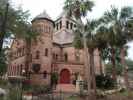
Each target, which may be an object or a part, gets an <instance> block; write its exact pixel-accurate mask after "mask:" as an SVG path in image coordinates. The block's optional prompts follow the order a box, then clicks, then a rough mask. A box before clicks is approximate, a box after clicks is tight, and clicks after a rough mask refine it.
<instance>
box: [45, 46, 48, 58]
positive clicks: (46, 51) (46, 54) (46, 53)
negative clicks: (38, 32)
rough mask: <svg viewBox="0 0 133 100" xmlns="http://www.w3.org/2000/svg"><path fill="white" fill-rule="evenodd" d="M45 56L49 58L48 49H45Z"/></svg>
mask: <svg viewBox="0 0 133 100" xmlns="http://www.w3.org/2000/svg"><path fill="white" fill-rule="evenodd" d="M45 56H48V48H46V49H45Z"/></svg>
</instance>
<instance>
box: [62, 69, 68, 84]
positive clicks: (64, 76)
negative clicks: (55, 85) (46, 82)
mask: <svg viewBox="0 0 133 100" xmlns="http://www.w3.org/2000/svg"><path fill="white" fill-rule="evenodd" d="M60 83H61V84H69V83H70V72H69V70H68V69H63V70H62V71H61V72H60Z"/></svg>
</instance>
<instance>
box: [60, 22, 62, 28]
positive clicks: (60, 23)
mask: <svg viewBox="0 0 133 100" xmlns="http://www.w3.org/2000/svg"><path fill="white" fill-rule="evenodd" d="M61 28H62V21H60V29H61Z"/></svg>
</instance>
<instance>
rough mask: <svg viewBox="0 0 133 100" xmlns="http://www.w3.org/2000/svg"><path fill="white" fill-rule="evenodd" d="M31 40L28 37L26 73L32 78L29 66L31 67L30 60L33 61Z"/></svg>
mask: <svg viewBox="0 0 133 100" xmlns="http://www.w3.org/2000/svg"><path fill="white" fill-rule="evenodd" d="M31 59H32V58H31V40H30V39H26V61H25V72H26V73H25V75H26V77H27V78H28V79H29V78H30V75H29V74H30V73H29V67H30V62H31Z"/></svg>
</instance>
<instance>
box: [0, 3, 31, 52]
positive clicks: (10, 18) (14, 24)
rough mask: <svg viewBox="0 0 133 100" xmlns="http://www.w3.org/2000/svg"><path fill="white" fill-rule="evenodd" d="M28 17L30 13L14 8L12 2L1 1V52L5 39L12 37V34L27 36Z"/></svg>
mask: <svg viewBox="0 0 133 100" xmlns="http://www.w3.org/2000/svg"><path fill="white" fill-rule="evenodd" d="M7 4H9V5H7ZM28 17H29V13H28V11H23V10H22V9H15V8H13V6H11V3H10V0H1V1H0V22H1V23H0V24H1V25H0V33H1V34H0V51H1V50H2V45H3V40H4V38H6V37H10V36H11V34H14V35H15V36H16V35H18V34H19V35H18V36H20V35H22V34H27V26H28V25H27V24H29V23H28ZM20 32H21V33H20Z"/></svg>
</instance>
